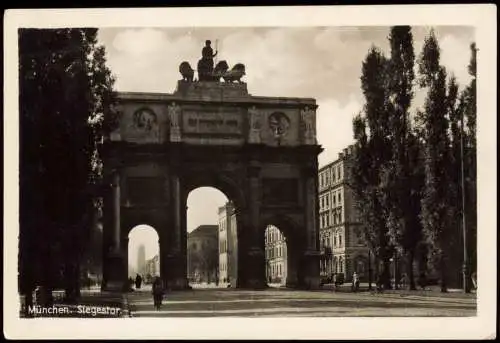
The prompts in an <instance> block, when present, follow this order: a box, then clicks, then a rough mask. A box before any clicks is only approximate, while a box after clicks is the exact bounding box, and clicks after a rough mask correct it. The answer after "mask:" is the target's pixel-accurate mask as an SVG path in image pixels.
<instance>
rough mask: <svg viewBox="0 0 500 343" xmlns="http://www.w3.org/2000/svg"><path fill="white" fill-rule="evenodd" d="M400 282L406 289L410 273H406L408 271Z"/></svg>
mask: <svg viewBox="0 0 500 343" xmlns="http://www.w3.org/2000/svg"><path fill="white" fill-rule="evenodd" d="M400 283H401V286H402V287H403V289H406V288H407V287H408V275H406V273H404V274H403V276H402V277H401V281H400Z"/></svg>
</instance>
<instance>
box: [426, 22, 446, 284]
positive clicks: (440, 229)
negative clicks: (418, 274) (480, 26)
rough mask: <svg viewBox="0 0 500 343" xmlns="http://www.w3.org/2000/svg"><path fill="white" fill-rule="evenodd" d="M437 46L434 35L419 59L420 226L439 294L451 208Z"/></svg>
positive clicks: (442, 83)
mask: <svg viewBox="0 0 500 343" xmlns="http://www.w3.org/2000/svg"><path fill="white" fill-rule="evenodd" d="M439 55H440V50H439V45H438V42H437V39H436V37H435V35H434V32H433V31H431V33H430V35H429V37H427V38H426V40H425V42H424V47H423V50H422V53H421V56H420V59H419V72H420V75H421V78H420V84H421V86H422V87H427V88H428V94H427V98H426V101H425V106H424V111H422V112H420V114H419V115H420V118H419V119H420V121H421V122H422V123H423V126H424V142H425V143H424V165H425V186H424V193H423V197H422V203H421V205H422V214H421V220H422V226H423V229H424V233H425V237H426V241H427V243H428V245H429V247H430V253H431V257H432V259H431V261H432V262H433V263H434V264H435V266H436V267H437V270H438V271H439V274H440V283H441V291H442V292H446V291H447V273H446V272H447V266H448V252H449V249H450V237H451V235H450V234H451V230H452V227H453V215H454V211H455V206H454V204H452V202H450V199H454V198H455V196H454V195H453V194H454V191H455V190H454V187H453V184H452V183H451V182H452V179H453V177H452V175H450V168H449V166H450V165H451V149H450V146H451V142H450V137H449V133H448V130H449V121H448V118H447V114H448V101H449V97H448V94H447V87H446V70H445V68H444V67H443V66H441V65H440V63H439Z"/></svg>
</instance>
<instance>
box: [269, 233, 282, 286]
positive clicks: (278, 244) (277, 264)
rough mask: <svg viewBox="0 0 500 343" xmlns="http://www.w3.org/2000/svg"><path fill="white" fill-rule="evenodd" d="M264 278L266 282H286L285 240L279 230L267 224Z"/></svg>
mask: <svg viewBox="0 0 500 343" xmlns="http://www.w3.org/2000/svg"><path fill="white" fill-rule="evenodd" d="M265 249H266V279H267V282H268V283H280V284H282V285H285V284H286V276H287V253H286V240H285V237H284V236H283V234H282V233H281V231H280V230H279V229H278V228H277V227H275V226H273V225H269V226H268V227H267V228H266V233H265Z"/></svg>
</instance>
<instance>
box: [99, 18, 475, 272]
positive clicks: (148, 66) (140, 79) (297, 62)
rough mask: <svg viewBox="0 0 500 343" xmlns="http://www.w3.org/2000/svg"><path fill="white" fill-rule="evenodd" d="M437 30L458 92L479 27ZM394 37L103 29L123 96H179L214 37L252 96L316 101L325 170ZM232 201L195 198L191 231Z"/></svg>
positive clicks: (302, 30) (419, 41)
mask: <svg viewBox="0 0 500 343" xmlns="http://www.w3.org/2000/svg"><path fill="white" fill-rule="evenodd" d="M433 29H434V31H435V33H436V36H437V38H438V41H439V45H440V47H441V63H442V64H443V65H444V66H445V67H446V68H447V71H448V74H449V75H451V74H453V75H454V76H455V77H456V78H457V81H458V83H459V85H460V86H462V87H463V86H465V85H466V84H467V83H468V82H469V75H468V73H467V65H468V63H469V58H470V49H469V45H470V43H472V42H473V41H474V29H473V28H472V27H465V26H437V27H433ZM430 30H431V27H425V26H418V27H413V28H412V32H413V38H414V48H415V54H416V55H417V57H418V55H419V54H420V51H421V48H422V46H423V42H424V38H425V37H426V36H427V35H428V33H429V31H430ZM388 35H389V27H383V26H364V27H341V26H334V27H275V28H273V27H265V28H264V27H254V28H251V27H244V28H227V27H224V28H209V27H191V28H189V27H182V28H157V27H155V28H137V29H134V28H103V29H100V30H99V42H100V43H101V44H103V45H104V46H105V48H106V53H107V64H108V66H109V67H110V69H111V71H112V73H113V74H114V75H115V77H116V84H115V88H116V90H117V91H132V92H133V91H136V92H165V93H171V92H173V91H174V89H175V86H176V82H177V80H179V79H180V74H179V72H178V66H179V64H180V63H181V62H182V61H188V62H189V63H190V64H191V66H193V68H194V69H196V68H195V66H196V63H197V61H198V59H199V58H200V56H201V49H202V47H203V46H204V42H205V40H206V39H210V40H211V41H212V46H213V47H214V48H217V49H218V51H219V55H218V56H217V57H218V59H219V60H222V59H224V60H226V61H227V62H228V64H229V65H230V66H232V65H234V64H236V63H243V64H245V67H246V73H247V75H246V76H245V77H244V79H243V81H245V82H246V83H247V85H248V91H249V93H250V94H252V95H258V96H288V97H312V98H315V99H316V101H317V104H318V110H317V131H318V132H317V138H318V142H319V144H321V145H322V147H323V148H324V151H323V152H322V153H321V154H320V155H319V157H318V159H319V165H320V167H321V166H323V165H325V164H327V163H329V162H331V161H333V160H335V159H336V158H337V156H338V153H339V152H340V151H341V150H342V149H343V148H345V147H346V146H348V145H349V144H351V143H353V137H352V119H353V116H354V115H356V114H358V113H359V112H360V111H361V110H362V108H363V104H364V100H363V95H362V93H361V82H360V76H361V65H362V61H363V60H364V58H365V57H366V54H367V52H368V50H369V48H370V47H371V46H377V47H379V48H380V49H382V51H383V52H384V53H385V54H386V56H388V54H389V42H388V39H387V37H388ZM479 48H480V47H479ZM424 99H425V92H424V91H419V90H417V92H416V95H415V100H414V104H413V108H414V109H416V108H418V107H420V106H422V104H423V101H424ZM226 201H227V198H226V196H225V195H224V194H223V193H221V192H219V191H218V190H215V189H211V188H200V189H197V190H194V191H193V192H191V193H190V195H189V198H188V231H192V230H194V229H195V228H196V227H197V226H199V225H202V224H216V223H217V208H218V207H219V206H222V205H223V204H224V203H225V202H226ZM148 237H149V236H148ZM134 241H135V240H134ZM153 241H154V242H155V243H154V244H153V243H149V244H146V255H147V256H148V246H153V245H157V239H155V238H150V239H149V242H153ZM135 250H137V249H135ZM149 250H150V249H149ZM131 261H136V259H131ZM134 263H135V262H134Z"/></svg>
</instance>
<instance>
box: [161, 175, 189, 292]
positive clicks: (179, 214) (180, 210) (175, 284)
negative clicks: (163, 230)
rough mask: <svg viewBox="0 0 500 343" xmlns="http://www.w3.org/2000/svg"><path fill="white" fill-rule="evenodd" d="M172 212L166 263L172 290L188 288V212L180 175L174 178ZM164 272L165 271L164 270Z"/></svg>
mask: <svg viewBox="0 0 500 343" xmlns="http://www.w3.org/2000/svg"><path fill="white" fill-rule="evenodd" d="M172 200H173V201H172V211H171V213H173V221H171V223H172V224H173V225H172V227H171V228H169V230H172V234H171V235H170V237H171V242H170V244H169V248H170V249H169V251H168V253H166V254H165V255H166V261H168V262H166V263H168V281H167V282H168V283H169V287H170V288H171V289H186V288H188V282H187V276H186V261H185V259H186V249H185V244H186V239H185V236H186V233H185V232H184V231H185V230H186V225H185V224H186V211H185V208H186V207H185V206H184V205H183V203H184V196H183V193H182V189H181V181H180V178H179V176H178V175H174V176H173V177H172ZM162 270H165V269H164V268H162Z"/></svg>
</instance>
